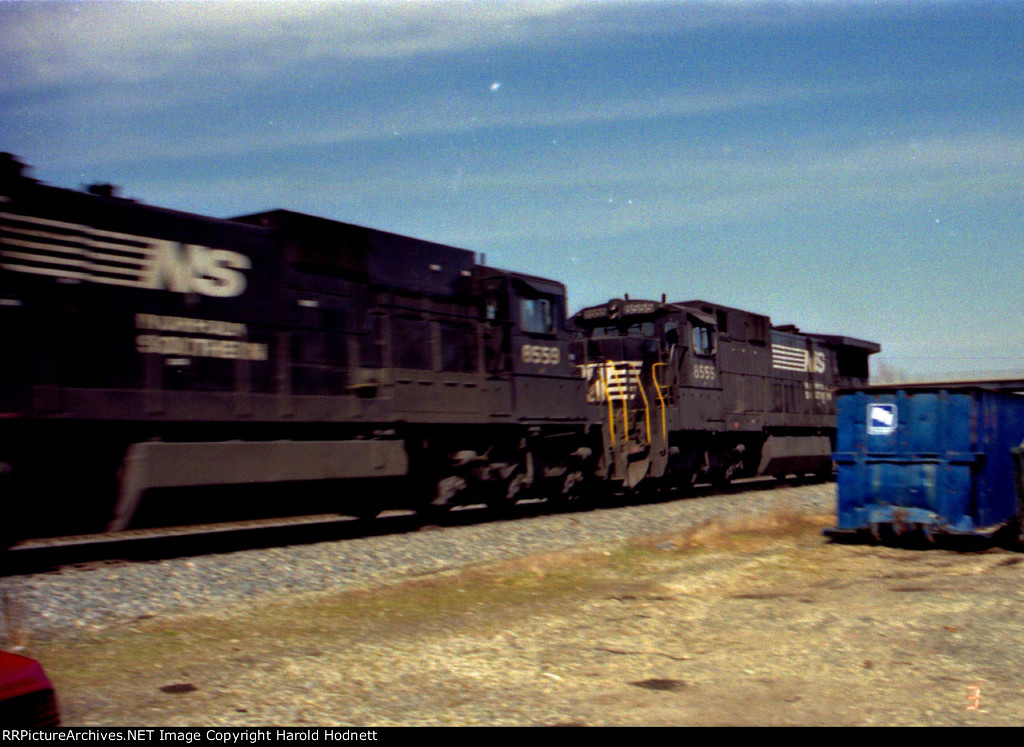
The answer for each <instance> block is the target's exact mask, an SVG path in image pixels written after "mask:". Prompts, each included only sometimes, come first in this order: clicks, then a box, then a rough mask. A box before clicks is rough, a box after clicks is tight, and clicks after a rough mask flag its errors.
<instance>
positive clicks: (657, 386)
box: [651, 363, 668, 441]
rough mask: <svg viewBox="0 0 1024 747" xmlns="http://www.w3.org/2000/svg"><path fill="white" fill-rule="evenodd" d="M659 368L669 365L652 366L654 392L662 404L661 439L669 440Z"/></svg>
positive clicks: (658, 364) (656, 364) (657, 364)
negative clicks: (659, 380) (659, 381)
mask: <svg viewBox="0 0 1024 747" xmlns="http://www.w3.org/2000/svg"><path fill="white" fill-rule="evenodd" d="M658 366H668V364H667V363H655V364H654V365H653V366H651V380H652V381H653V382H654V391H655V392H657V394H658V401H659V402H660V403H661V437H662V438H663V439H665V440H666V441H667V440H668V424H667V423H666V422H665V395H664V394H662V391H661V384H659V383H658V373H657V368H658Z"/></svg>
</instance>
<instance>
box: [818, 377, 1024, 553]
mask: <svg viewBox="0 0 1024 747" xmlns="http://www.w3.org/2000/svg"><path fill="white" fill-rule="evenodd" d="M837 411H838V414H837V419H838V423H837V427H838V433H837V436H836V451H835V453H834V454H833V458H834V460H835V462H836V494H837V504H838V505H837V526H836V528H835V529H833V530H829V531H828V532H826V534H844V533H848V532H856V531H862V530H871V531H872V532H873V533H875V534H876V535H877V534H878V533H879V530H880V529H881V528H882V527H885V528H888V529H891V530H892V531H894V532H895V533H896V534H899V533H901V532H903V531H905V530H908V529H921V530H923V531H924V532H925V533H926V534H935V533H947V534H970V535H980V536H991V535H992V534H994V533H995V532H996V531H998V530H999V529H1000V528H1002V527H1004V526H1006V525H1008V524H1010V523H1011V522H1013V521H1014V520H1016V519H1017V517H1018V500H1017V489H1016V486H1015V484H1014V483H1015V477H1014V467H1015V464H1014V459H1015V454H1014V449H1016V448H1017V447H1018V445H1019V444H1020V443H1021V440H1022V439H1024V396H1021V395H1017V394H1012V393H1008V392H1004V391H998V390H992V389H986V388H984V387H982V386H975V385H969V386H949V385H943V386H942V387H934V388H931V387H922V386H915V387H898V386H894V387H877V386H874V387H866V388H863V389H858V390H851V391H847V392H844V393H842V394H840V395H839V397H838V398H837Z"/></svg>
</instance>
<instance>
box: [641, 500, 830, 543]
mask: <svg viewBox="0 0 1024 747" xmlns="http://www.w3.org/2000/svg"><path fill="white" fill-rule="evenodd" d="M834 523H835V517H834V516H833V515H832V514H820V515H809V514H801V513H798V512H796V511H792V510H790V509H779V510H776V511H773V512H771V513H769V514H764V515H758V516H750V517H741V518H737V519H731V520H728V521H707V522H702V523H700V524H697V525H696V526H693V527H688V528H686V529H684V530H682V531H679V532H670V533H666V534H660V535H651V536H647V537H643V538H641V539H639V540H636V541H634V542H633V543H632V544H633V545H634V546H636V547H638V548H642V549H647V550H651V549H655V548H659V549H662V550H666V549H671V550H674V551H676V552H692V551H695V550H696V551H699V550H729V551H745V550H751V551H752V550H760V549H763V548H764V547H766V546H768V545H770V544H776V543H778V542H779V541H780V540H786V541H797V540H810V539H812V538H813V539H818V538H820V535H821V530H822V529H825V528H826V527H829V526H831V525H833V524H834Z"/></svg>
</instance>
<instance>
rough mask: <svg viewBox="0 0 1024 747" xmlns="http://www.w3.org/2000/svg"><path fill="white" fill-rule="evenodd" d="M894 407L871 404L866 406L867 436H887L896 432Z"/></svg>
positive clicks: (877, 403)
mask: <svg viewBox="0 0 1024 747" xmlns="http://www.w3.org/2000/svg"><path fill="white" fill-rule="evenodd" d="M897 422H898V421H897V419H896V405H887V404H882V403H879V402H872V403H871V404H870V405H868V435H869V436H888V435H890V434H892V433H895V432H896V425H897Z"/></svg>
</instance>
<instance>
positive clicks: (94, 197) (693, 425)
mask: <svg viewBox="0 0 1024 747" xmlns="http://www.w3.org/2000/svg"><path fill="white" fill-rule="evenodd" d="M574 322H575V327H576V329H575V330H574V329H573V328H572V327H571V326H570V325H568V324H567V322H566V293H565V287H564V286H563V285H562V284H561V283H558V282H554V281H551V280H546V279H543V278H538V277H532V276H529V275H524V274H521V273H516V272H509V271H505V270H499V269H495V268H492V267H487V266H484V265H482V264H480V263H478V262H477V261H476V258H475V255H474V254H473V253H472V252H469V251H465V250H462V249H457V248H454V247H450V246H444V245H441V244H435V243H430V242H426V241H420V240H416V239H411V238H406V237H403V236H398V235H395V234H390V233H386V232H383V231H377V230H373V229H370V228H363V227H359V226H354V225H349V224H345V223H339V222H337V221H332V220H327V219H323V218H316V217H312V216H308V215H302V214H298V213H294V212H290V211H286V210H274V211H270V212H265V213H257V214H253V215H246V216H241V217H238V218H233V219H230V220H221V219H214V218H209V217H204V216H199V215H193V214H187V213H182V212H177V211H172V210H166V209H162V208H156V207H152V206H148V205H144V204H140V203H137V202H135V201H133V200H128V199H123V198H121V197H118V196H117V195H116V192H115V190H113V189H112V188H111V187H109V185H94V186H92V187H90V188H88V189H87V190H86V191H84V192H78V191H73V190H67V189H62V188H55V187H51V186H47V185H44V184H40V183H38V182H37V181H36V180H34V179H31V178H29V177H28V176H26V175H25V174H24V167H23V165H22V164H21V163H19V162H18V161H17V160H15V159H14V158H13V157H11V156H9V155H6V154H4V155H3V156H2V157H0V329H2V330H3V332H4V340H5V345H4V349H5V354H4V361H3V365H2V366H0V480H2V481H3V483H2V487H0V489H2V490H3V491H4V492H3V496H4V497H3V501H4V504H5V509H4V510H5V512H6V514H7V516H8V517H11V516H12V514H13V513H14V512H15V511H18V512H20V516H19V517H18V525H19V528H18V530H17V532H18V533H19V534H20V535H23V534H52V533H56V532H58V531H69V530H75V531H82V530H89V529H97V528H102V527H109V528H110V529H115V530H116V529H121V528H124V527H126V526H128V525H129V524H130V523H131V522H133V520H135V519H137V518H138V517H139V515H140V507H141V508H145V507H146V505H147V503H149V502H150V496H152V495H157V494H164V495H166V494H167V492H168V491H171V492H172V493H173V491H175V490H179V489H182V488H188V489H191V490H193V492H194V490H195V489H199V490H200V494H202V493H201V489H202V488H204V487H209V486H216V487H217V488H218V491H217V492H214V493H211V494H209V495H210V496H211V497H212V499H213V500H214V501H216V500H218V496H220V495H225V494H227V493H228V492H230V491H231V489H232V486H253V485H266V484H273V485H276V486H278V487H281V486H284V487H285V488H287V487H288V486H291V485H293V484H299V483H302V484H303V491H287V490H284V491H281V490H279V491H278V492H277V493H276V494H275V495H277V496H278V498H277V500H278V501H280V497H281V496H282V495H284V496H288V495H298V494H300V493H304V492H306V488H307V487H309V486H311V485H312V484H314V482H315V485H316V486H317V487H318V488H319V492H320V493H321V494H325V495H326V496H327V501H328V504H329V505H330V506H332V507H333V510H336V511H337V512H339V513H344V514H353V515H360V516H373V515H376V513H378V512H379V511H380V510H382V509H385V508H414V509H417V510H423V511H428V512H429V511H443V510H446V509H447V508H448V507H450V506H453V505H458V504H464V503H480V502H484V503H487V504H489V505H492V506H504V505H510V504H511V503H514V502H515V501H517V500H519V499H520V498H522V497H525V496H544V497H547V498H549V499H553V500H563V499H570V498H575V497H578V496H579V494H580V493H581V491H583V490H586V489H588V488H589V487H590V486H591V485H592V484H593V483H595V482H597V483H600V484H609V483H611V484H621V485H623V486H625V487H629V488H632V487H635V486H636V485H638V484H640V483H641V482H642V481H643V480H645V479H656V478H657V479H668V480H672V481H675V482H678V483H684V484H685V483H688V482H692V481H694V480H697V479H702V478H709V479H714V480H719V481H722V480H727V479H729V478H730V477H732V476H734V475H738V474H752V473H757V472H772V473H778V474H782V473H785V472H797V471H812V472H813V471H817V470H823V469H825V468H826V466H827V465H828V463H829V462H828V460H829V455H830V453H831V439H832V437H833V435H834V431H835V426H834V409H833V405H832V402H831V390H832V388H833V387H835V386H845V385H850V384H858V383H863V382H864V381H865V380H866V379H867V357H868V355H869V354H870V353H872V352H876V351H877V350H878V349H879V348H878V346H877V345H875V344H873V343H867V342H861V341H858V340H850V339H847V338H839V337H828V336H821V335H799V334H797V333H796V331H795V330H790V331H786V330H785V329H781V328H780V329H771V328H770V326H769V321H768V319H767V317H764V316H759V315H757V314H748V313H746V312H741V311H738V310H735V309H726V308H724V307H719V306H713V305H711V304H706V303H703V302H692V303H686V304H665V303H654V302H647V301H642V302H641V301H629V300H626V301H621V302H616V301H613V302H611V303H609V304H607V305H605V306H600V307H595V308H591V309H585V310H583V311H582V312H580V313H579V314H577V315H576V316H575V317H574ZM581 372H582V374H583V375H582V376H581ZM375 486H386V489H378V490H375V489H374V487H375ZM247 490H248V489H247ZM242 492H243V493H244V494H246V495H248V494H250V493H248V492H246V491H242ZM144 496H146V500H143V497H144ZM291 500H292V499H291V498H289V499H288V502H289V503H290V502H291ZM294 508H295V510H299V507H298V506H297V505H296V506H294ZM287 510H288V509H287V508H285V509H284V511H285V512H287Z"/></svg>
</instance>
